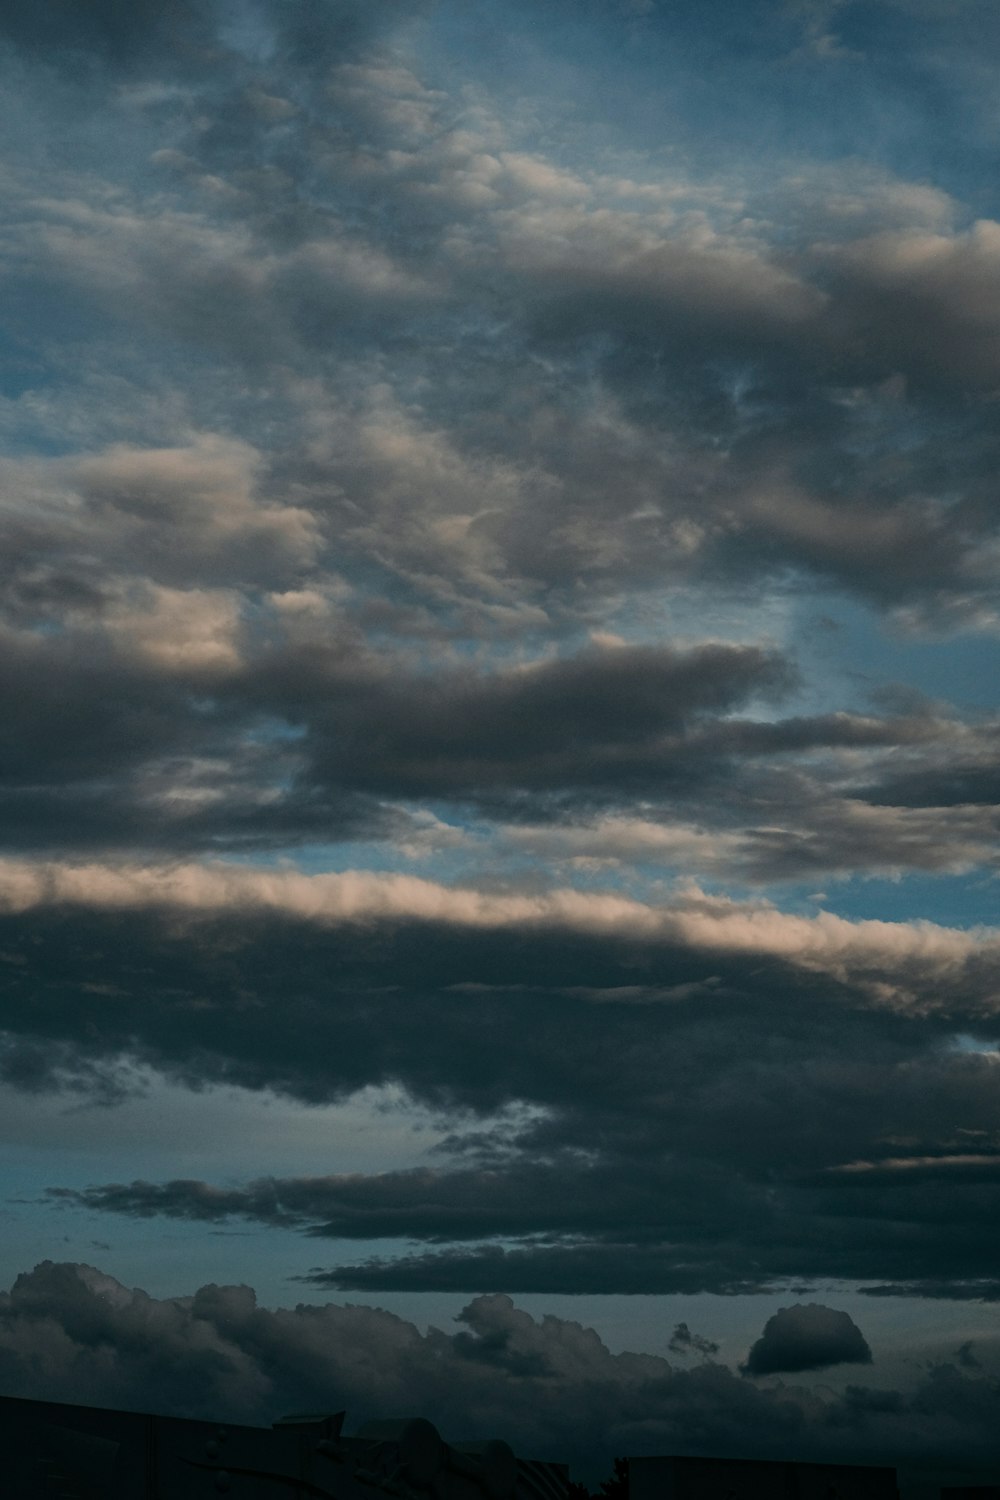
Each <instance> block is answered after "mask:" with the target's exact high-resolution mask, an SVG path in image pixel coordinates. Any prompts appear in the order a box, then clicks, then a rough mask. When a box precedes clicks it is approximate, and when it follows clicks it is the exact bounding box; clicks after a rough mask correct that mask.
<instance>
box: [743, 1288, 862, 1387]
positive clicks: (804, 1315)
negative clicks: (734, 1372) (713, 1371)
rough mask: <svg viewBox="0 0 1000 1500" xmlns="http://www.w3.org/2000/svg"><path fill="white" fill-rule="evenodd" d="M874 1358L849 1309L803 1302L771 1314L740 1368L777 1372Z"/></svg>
mask: <svg viewBox="0 0 1000 1500" xmlns="http://www.w3.org/2000/svg"><path fill="white" fill-rule="evenodd" d="M871 1362H872V1351H871V1349H870V1348H869V1346H868V1340H867V1339H866V1338H865V1336H864V1334H863V1333H862V1332H861V1329H860V1328H859V1327H858V1325H857V1324H856V1323H855V1321H854V1319H853V1318H852V1317H851V1315H850V1314H849V1313H846V1312H842V1311H840V1310H838V1309H837V1308H834V1307H824V1306H823V1305H822V1303H820V1302H804V1303H799V1304H798V1305H797V1306H795V1307H782V1308H781V1309H779V1311H778V1312H776V1313H775V1314H774V1315H773V1316H772V1317H770V1318H768V1320H767V1322H766V1323H765V1325H764V1332H763V1333H762V1334H761V1336H760V1338H759V1339H758V1340H757V1342H756V1343H755V1344H754V1345H753V1346H752V1347H751V1349H750V1352H749V1354H748V1355H747V1357H746V1363H745V1364H743V1365H741V1366H740V1368H741V1370H742V1371H743V1374H744V1375H775V1374H778V1373H779V1372H794V1371H797V1370H822V1369H827V1368H828V1367H829V1366H830V1365H845V1364H847V1365H850V1364H855V1365H857V1364H861V1365H870V1364H871Z"/></svg>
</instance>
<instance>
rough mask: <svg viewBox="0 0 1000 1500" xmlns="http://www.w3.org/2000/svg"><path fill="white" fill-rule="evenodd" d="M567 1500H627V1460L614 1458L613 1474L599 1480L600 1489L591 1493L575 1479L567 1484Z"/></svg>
mask: <svg viewBox="0 0 1000 1500" xmlns="http://www.w3.org/2000/svg"><path fill="white" fill-rule="evenodd" d="M567 1500H628V1459H627V1458H616V1459H615V1467H614V1472H613V1473H612V1474H609V1476H608V1478H607V1479H602V1480H601V1485H600V1489H598V1490H597V1492H596V1493H592V1492H591V1491H590V1490H588V1489H587V1486H586V1485H585V1484H578V1483H577V1481H576V1480H575V1479H571V1480H570V1482H569V1494H568V1496H567Z"/></svg>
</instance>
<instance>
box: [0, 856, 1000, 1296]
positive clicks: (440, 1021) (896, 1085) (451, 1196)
mask: <svg viewBox="0 0 1000 1500" xmlns="http://www.w3.org/2000/svg"><path fill="white" fill-rule="evenodd" d="M7 878H8V879H11V874H10V872H8V874H7ZM25 878H27V877H25ZM45 878H46V880H47V881H48V882H49V886H50V889H51V892H52V896H53V898H54V900H55V902H56V905H55V906H54V907H52V908H49V907H47V906H46V907H43V909H42V910H38V911H31V910H27V911H22V912H21V913H20V915H18V916H16V917H7V918H5V919H4V920H3V922H2V923H0V952H2V954H3V955H4V959H5V962H4V965H3V980H2V983H3V997H4V1014H5V1025H6V1029H7V1048H6V1051H5V1053H4V1057H3V1068H4V1070H5V1073H6V1076H7V1077H8V1078H9V1080H10V1081H11V1082H12V1083H13V1084H15V1085H20V1086H22V1087H32V1088H43V1087H47V1088H59V1087H75V1088H77V1089H82V1090H84V1091H86V1089H87V1088H88V1087H94V1088H96V1087H97V1086H98V1084H97V1080H93V1079H92V1078H91V1070H93V1069H95V1068H98V1067H103V1068H105V1069H106V1068H109V1067H113V1065H114V1064H115V1062H116V1060H117V1059H119V1058H121V1057H122V1056H132V1057H135V1058H138V1059H139V1060H140V1061H142V1062H143V1063H145V1064H147V1065H149V1066H151V1067H152V1068H154V1069H155V1070H157V1071H159V1072H161V1073H165V1074H166V1075H167V1076H169V1077H171V1078H174V1079H176V1080H178V1081H182V1082H187V1083H190V1084H192V1085H204V1084H208V1083H213V1082H222V1081H225V1082H228V1083H232V1084H236V1085H239V1086H242V1087H246V1088H251V1089H263V1088H268V1089H277V1090H279V1091H282V1092H286V1093H288V1094H290V1095H292V1096H294V1097H296V1098H298V1099H301V1100H303V1101H306V1102H317V1103H318V1102H322V1101H328V1100H333V1099H344V1098H347V1097H349V1096H350V1095H351V1094H352V1093H354V1092H356V1091H358V1090H361V1089H363V1088H365V1087H367V1086H370V1085H376V1086H378V1085H382V1084H389V1083H392V1084H394V1085H398V1086H399V1087H400V1088H401V1089H402V1090H403V1091H404V1092H405V1094H406V1095H407V1096H409V1097H411V1098H413V1099H416V1100H419V1101H422V1102H424V1103H425V1104H428V1105H430V1106H431V1107H432V1108H434V1109H437V1110H440V1111H442V1112H443V1113H444V1114H445V1115H447V1114H448V1113H449V1112H450V1111H452V1110H454V1109H459V1110H471V1111H473V1112H474V1113H477V1114H480V1115H488V1114H491V1113H494V1112H496V1111H497V1110H502V1109H503V1108H504V1107H505V1106H508V1105H517V1106H518V1107H523V1106H525V1105H527V1106H530V1107H531V1117H530V1118H529V1119H527V1120H526V1121H525V1122H524V1123H523V1124H521V1125H519V1126H518V1127H517V1129H515V1130H513V1131H512V1130H510V1129H505V1130H503V1131H500V1132H499V1133H498V1134H496V1135H493V1134H491V1133H490V1132H489V1131H487V1132H486V1134H485V1135H484V1134H483V1133H482V1132H481V1131H480V1132H477V1131H475V1130H472V1131H470V1130H469V1129H468V1127H465V1128H464V1129H462V1130H459V1131H458V1132H457V1134H456V1135H455V1137H454V1138H453V1139H452V1140H451V1141H450V1142H448V1143H447V1145H446V1148H445V1149H444V1150H443V1152H442V1155H441V1159H440V1161H439V1162H437V1163H435V1164H434V1165H433V1166H428V1167H424V1168H421V1169H420V1170H411V1171H390V1172H385V1173H382V1174H380V1175H377V1176H364V1175H361V1176H321V1177H310V1178H294V1177H293V1178H275V1179H271V1178H265V1179H261V1180H260V1181H257V1182H252V1183H248V1184H243V1185H231V1186H229V1187H225V1188H222V1187H216V1186H214V1185H212V1184H211V1183H205V1182H199V1181H174V1182H164V1183H150V1182H135V1183H131V1184H128V1183H120V1184H114V1185H112V1184H105V1185H103V1186H101V1185H97V1186H94V1187H93V1188H91V1189H88V1190H85V1191H83V1192H80V1191H79V1190H74V1191H73V1192H62V1193H58V1194H56V1195H55V1199H54V1202H56V1203H61V1204H62V1205H64V1206H65V1207H66V1208H71V1209H72V1210H73V1211H74V1212H76V1211H78V1210H80V1209H86V1210H88V1211H93V1212H98V1213H124V1214H130V1215H133V1216H139V1217H145V1218H157V1217H162V1218H170V1217H176V1218H180V1219H186V1220H189V1221H192V1222H206V1223H219V1222H224V1221H227V1220H231V1221H234V1222H239V1221H240V1220H243V1221H249V1222H251V1223H256V1224H260V1225H265V1226H266V1225H273V1226H280V1227H284V1228H292V1229H297V1230H299V1231H300V1232H301V1233H302V1234H303V1235H304V1236H307V1237H312V1238H316V1237H319V1238H321V1239H329V1240H333V1241H344V1242H350V1241H366V1242H368V1243H370V1242H371V1241H372V1240H379V1239H382V1240H385V1241H386V1242H392V1244H393V1246H396V1245H398V1244H399V1242H400V1241H409V1242H410V1246H411V1247H412V1248H411V1250H410V1251H409V1252H407V1253H404V1254H402V1256H399V1257H398V1258H396V1259H392V1260H387V1259H385V1258H384V1257H381V1258H375V1259H371V1258H369V1259H367V1260H364V1259H358V1258H357V1257H352V1256H351V1254H350V1251H349V1250H347V1249H342V1250H340V1251H339V1252H336V1251H335V1252H334V1254H333V1255H332V1256H330V1257H329V1261H328V1266H329V1269H326V1270H323V1271H321V1272H317V1273H315V1274H316V1280H317V1284H324V1285H328V1286H333V1287H342V1288H349V1287H354V1288H362V1287H363V1288H366V1289H371V1288H378V1287H385V1288H396V1289H401V1288H406V1289H410V1290H415V1289H426V1288H440V1287H445V1286H447V1287H451V1288H460V1289H464V1290H469V1291H485V1290H504V1291H513V1290H518V1291H522V1290H523V1291H526V1290H532V1291H537V1290H545V1289H553V1290H561V1291H578V1292H622V1291H653V1290H662V1291H691V1290H734V1289H737V1288H747V1287H752V1286H759V1285H762V1284H765V1283H768V1282H773V1281H778V1282H782V1281H787V1280H789V1279H795V1278H801V1277H803V1276H804V1277H815V1278H820V1277H822V1278H833V1277H836V1278H846V1279H853V1280H855V1281H870V1282H877V1283H891V1284H899V1283H903V1282H909V1281H913V1280H914V1279H915V1278H922V1279H925V1280H927V1281H935V1280H940V1281H949V1280H950V1281H953V1282H955V1283H967V1282H970V1281H981V1280H983V1279H988V1278H990V1277H992V1275H993V1260H992V1257H993V1239H992V1228H991V1226H992V1224H993V1222H994V1220H995V1216H996V1212H997V1207H998V1205H997V1193H998V1190H1000V1176H998V1173H997V1168H996V1160H997V1142H998V1140H1000V1115H998V1105H997V1099H996V1091H995V1087H994V1083H995V1078H994V1073H995V1069H994V1067H993V1062H994V1058H993V1056H992V1055H991V1054H989V1053H988V1052H985V1053H977V1052H968V1051H963V1050H959V1049H958V1048H957V1047H956V1046H955V1045H954V1038H955V1036H956V1033H958V1032H965V1033H972V1034H978V1033H980V1032H981V1031H983V1030H984V1029H988V1028H989V1027H990V1026H991V1025H992V1024H993V1017H994V1015H995V1009H994V1006H993V1002H992V998H991V997H992V995H993V994H994V992H995V984H996V957H995V951H994V949H993V948H991V947H990V946H989V945H985V946H984V945H983V944H982V943H981V942H980V940H978V939H976V938H975V937H970V936H969V935H967V934H961V933H955V934H951V935H949V934H947V932H946V931H945V930H943V929H933V928H926V927H924V928H921V927H919V926H915V927H913V928H907V927H905V926H904V925H902V924H900V925H898V926H897V925H893V924H883V925H879V924H875V926H874V928H873V929H866V928H864V927H863V926H862V927H859V928H858V929H854V928H853V927H852V926H851V924H846V923H844V924H841V925H840V926H839V927H838V926H837V925H836V924H835V923H833V924H831V923H830V922H828V921H827V922H824V921H823V920H822V919H820V920H819V921H818V922H816V923H815V925H814V926H813V927H810V924H809V922H808V921H806V920H805V919H799V918H786V917H783V916H782V915H781V914H780V913H778V912H776V911H775V910H774V909H773V908H768V907H766V906H757V907H752V906H751V907H749V908H740V907H739V906H732V905H726V904H725V903H723V904H722V905H721V907H720V906H719V905H718V904H713V903H712V902H711V901H710V900H707V899H706V898H702V899H701V900H700V901H695V902H693V903H692V904H691V905H690V907H682V908H680V909H679V912H678V914H677V917H676V918H675V919H674V920H675V921H676V923H677V926H676V927H675V928H674V929H672V930H671V931H669V932H664V934H662V935H660V936H657V935H655V934H651V933H649V932H645V933H644V932H643V929H642V926H641V925H632V926H629V925H628V922H629V921H632V920H633V919H632V918H631V917H629V909H628V908H626V911H625V913H624V914H622V915H620V916H619V917H618V918H617V920H619V921H620V922H622V923H623V924H625V925H623V927H622V930H621V932H620V933H617V934H616V933H615V932H614V931H613V930H612V931H611V932H605V933H601V932H599V931H596V930H595V927H596V924H597V922H598V919H599V914H600V912H601V910H602V908H601V906H600V904H599V900H598V902H597V904H595V905H594V906H593V907H585V908H584V909H583V910H582V911H581V914H580V918H579V924H578V925H575V926H573V927H572V928H567V927H566V926H565V920H566V919H565V917H560V916H558V915H557V914H556V911H553V913H552V914H550V915H549V916H547V917H544V916H543V917H542V918H541V919H538V918H532V917H531V916H530V911H529V910H526V909H525V908H523V907H522V906H518V907H517V908H516V920H507V919H506V918H504V919H503V921H502V922H501V921H500V920H499V918H500V916H502V914H503V913H504V912H505V911H506V907H504V906H503V905H502V903H503V902H504V901H505V900H507V899H508V898H507V897H505V896H503V895H500V896H498V897H496V898H493V897H485V896H477V897H476V898H475V902H476V903H477V904H476V905H474V906H473V907H472V908H470V909H471V910H472V911H479V912H480V916H479V918H478V919H477V921H476V922H475V923H473V925H471V926H470V925H466V923H467V918H462V907H461V906H459V905H456V906H455V921H453V922H448V921H445V920H442V919H441V918H440V917H438V918H436V919H432V920H428V919H424V920H419V921H418V920H414V919H413V917H412V916H411V917H408V918H407V917H405V916H404V915H402V913H401V914H400V915H399V916H398V917H396V918H387V917H386V915H385V913H384V911H383V913H382V915H381V916H379V917H378V918H375V917H374V916H373V915H372V914H371V913H372V910H373V908H372V906H371V905H370V904H369V906H368V907H367V908H366V907H365V905H364V904H363V902H364V901H367V902H369V903H372V902H375V903H384V902H385V901H386V900H389V899H402V898H404V897H406V899H409V897H408V896H407V888H406V887H405V886H403V887H399V888H393V887H386V888H385V890H384V893H380V892H381V888H376V889H375V890H374V891H373V892H371V893H370V894H369V895H368V896H367V897H365V896H363V888H359V890H358V894H357V895H349V897H348V896H345V899H349V900H350V901H351V902H352V903H354V905H353V910H354V912H355V916H354V918H353V919H352V920H349V921H347V922H343V921H340V920H338V921H335V922H334V923H333V924H332V925H328V924H327V923H326V922H323V921H320V922H315V921H303V920H301V919H295V920H293V919H292V918H291V917H285V918H277V917H275V916H274V915H271V916H266V915H265V914H264V913H263V912H262V911H261V910H260V909H254V908H250V909H248V911H247V913H246V915H245V916H237V915H236V914H235V913H232V914H230V915H229V916H228V917H225V918H223V917H221V916H218V915H217V916H215V917H212V918H211V919H209V918H208V917H206V916H204V915H200V916H199V915H198V912H199V910H201V911H204V909H205V905H206V902H207V901H208V900H209V899H212V893H211V890H210V889H209V888H207V887H206V888H205V889H204V891H203V892H202V894H201V895H199V894H198V888H197V887H196V888H195V889H194V893H193V900H192V902H191V903H189V904H187V905H185V906H178V905H177V904H176V894H177V893H178V892H183V889H184V886H185V882H187V881H191V880H194V879H195V878H196V872H193V871H192V870H191V869H187V870H185V869H183V868H180V869H177V870H175V871H174V872H173V873H172V874H171V875H170V877H169V880H170V882H171V883H172V884H171V885H167V884H164V885H163V886H161V887H159V888H158V887H157V886H156V885H153V886H152V887H151V890H150V896H149V897H148V898H143V899H148V900H149V901H150V903H151V904H150V906H149V908H148V909H147V910H145V911H132V912H128V911H122V910H120V909H112V910H110V911H108V912H105V913H103V914H100V913H97V912H93V911H89V912H88V911H80V910H79V909H78V907H77V905H76V904H77V903H78V901H79V895H77V896H76V897H73V898H72V900H71V901H70V902H69V903H68V904H65V903H66V897H67V895H68V894H69V892H70V891H71V889H72V887H71V886H70V885H69V884H67V883H66V880H65V878H63V877H59V876H58V875H57V873H56V872H55V871H52V872H50V873H49V874H48V875H47V876H46V877H45ZM73 878H74V879H77V878H78V879H79V882H80V885H79V889H81V890H85V891H86V892H87V894H88V898H92V897H93V896H95V895H97V894H99V893H100V891H101V890H102V889H103V887H104V884H105V883H106V882H107V881H108V879H109V877H108V876H107V875H106V874H104V873H102V872H101V871H100V869H98V868H93V869H91V871H90V872H89V873H88V872H81V874H80V876H79V877H75V876H74V877H73ZM198 878H200V877H198ZM254 878H256V877H254ZM267 879H268V880H269V881H272V882H273V881H274V879H275V877H273V876H270V877H267ZM148 880H149V876H148V874H146V875H143V874H142V873H141V872H138V871H137V872H135V873H134V875H132V876H130V877H126V878H125V879H124V880H122V882H121V884H120V887H119V886H114V887H113V888H112V894H114V892H115V891H117V892H118V893H119V894H118V895H116V896H115V897H114V899H115V901H116V902H117V901H118V900H120V899H121V897H122V896H125V895H129V894H130V893H135V892H136V890H137V889H141V888H142V884H143V882H144V881H145V882H148ZM347 880H348V884H347V885H346V886H344V887H340V886H338V887H337V889H338V890H339V889H343V890H344V891H345V892H350V891H353V890H354V889H355V887H354V885H353V881H354V880H355V877H353V876H352V877H347ZM60 881H61V882H62V883H60ZM158 889H159V894H157V891H158ZM171 889H172V890H173V892H174V896H175V899H174V902H173V903H172V904H171V903H167V904H162V903H164V902H166V898H167V895H168V892H169V891H170V890H171ZM393 889H398V892H399V894H398V895H397V896H396V897H395V898H394V897H392V895H391V892H392V890H393ZM60 893H62V896H61V897H60ZM415 898H416V899H417V900H420V901H424V900H429V899H433V900H434V901H435V902H438V901H440V900H445V899H447V900H448V901H450V902H452V903H455V902H458V901H459V900H460V895H459V894H456V893H451V894H450V895H441V896H439V895H433V893H428V894H426V895H425V894H424V893H423V892H422V891H421V890H419V889H418V890H417V892H416V893H415ZM20 899H22V900H24V899H26V898H25V897H21V898H20ZM102 899H103V898H102ZM296 899H299V900H302V901H303V902H305V903H308V904H312V903H314V902H315V901H316V900H317V899H318V893H313V892H312V891H311V890H310V889H309V888H308V887H306V888H304V889H303V890H302V891H301V892H297V893H296ZM461 899H462V900H464V899H465V898H461ZM494 899H495V900H496V901H498V902H500V903H501V904H500V905H499V906H498V907H497V908H496V910H497V912H498V914H499V916H498V918H497V920H498V923H499V925H497V926H496V927H493V928H491V927H490V926H489V925H488V923H489V921H490V920H493V919H492V918H491V917H490V911H491V910H492V908H491V907H490V906H489V904H488V903H489V901H491V900H494ZM517 899H518V900H519V899H520V898H517ZM484 902H485V903H486V904H485V905H483V904H482V903H484ZM540 910H541V911H543V912H544V910H545V908H544V907H542V908H540ZM615 911H617V908H615ZM600 920H602V921H606V920H607V919H606V918H600ZM635 922H636V923H637V922H638V919H637V918H636V919H635ZM684 924H689V925H688V926H685V925H684ZM588 929H589V930H588ZM682 934H683V936H682ZM753 934H757V937H756V940H755V941H756V946H754V947H752V948H749V949H748V946H747V942H748V939H749V938H750V937H751V936H752V935H753ZM810 942H812V943H813V944H814V945H815V946H813V947H812V948H810V947H809V944H810ZM906 944H908V945H909V947H910V952H909V955H908V956H907V952H906V949H905V946H904V945H906ZM790 1122H793V1123H794V1128H793V1129H790V1128H789V1127H790ZM50 1182H51V1185H52V1186H53V1187H59V1186H60V1184H59V1182H58V1178H56V1179H55V1180H54V1181H52V1179H50ZM929 1186H931V1187H932V1188H933V1190H932V1191H930V1190H929Z"/></svg>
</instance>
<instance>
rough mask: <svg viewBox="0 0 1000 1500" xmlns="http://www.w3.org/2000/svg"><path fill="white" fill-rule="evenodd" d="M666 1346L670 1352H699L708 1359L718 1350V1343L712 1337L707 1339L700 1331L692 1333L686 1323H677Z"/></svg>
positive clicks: (682, 1353)
mask: <svg viewBox="0 0 1000 1500" xmlns="http://www.w3.org/2000/svg"><path fill="white" fill-rule="evenodd" d="M667 1348H668V1349H669V1350H670V1352H671V1354H681V1355H684V1354H700V1355H702V1356H703V1358H705V1359H710V1358H711V1357H712V1355H713V1354H718V1352H719V1345H718V1344H717V1343H715V1341H714V1340H713V1339H707V1338H705V1336H704V1334H701V1333H692V1332H691V1330H690V1328H689V1327H688V1325H687V1324H686V1323H678V1324H677V1326H676V1327H675V1329H674V1331H673V1333H672V1334H671V1336H670V1342H669V1344H668V1345H667Z"/></svg>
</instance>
